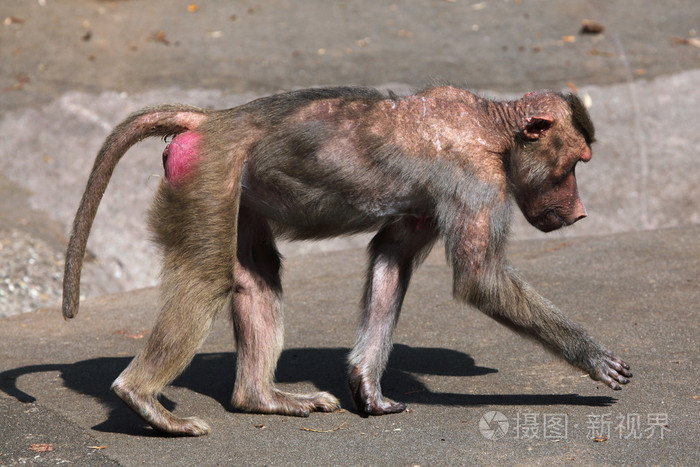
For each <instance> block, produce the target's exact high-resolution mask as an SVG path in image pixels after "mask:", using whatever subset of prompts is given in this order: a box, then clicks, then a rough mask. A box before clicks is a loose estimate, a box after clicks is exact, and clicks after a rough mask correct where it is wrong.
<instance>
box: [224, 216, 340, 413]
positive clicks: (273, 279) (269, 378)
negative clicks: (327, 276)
mask: <svg viewBox="0 0 700 467" xmlns="http://www.w3.org/2000/svg"><path fill="white" fill-rule="evenodd" d="M238 226H239V229H238V262H237V263H236V267H235V288H234V293H233V307H232V314H233V326H234V333H235V335H236V341H237V357H236V358H237V368H236V384H235V387H234V391H233V398H232V403H233V405H234V406H236V407H238V408H240V409H243V410H246V411H249V412H259V413H275V414H282V415H296V416H302V417H307V416H308V415H309V412H312V411H322V412H331V411H334V410H337V409H339V408H340V403H339V402H338V399H336V398H335V397H333V396H332V395H331V394H328V393H326V392H318V393H313V394H292V393H288V392H283V391H280V390H279V389H277V388H275V386H274V373H275V368H276V365H277V360H278V358H279V356H280V353H281V351H282V341H283V332H284V330H283V323H282V321H283V320H282V312H281V306H280V298H281V295H282V285H281V282H280V267H281V262H280V255H279V253H278V251H277V248H276V247H275V244H274V241H273V238H272V233H271V231H270V228H269V226H268V223H267V221H266V220H265V219H264V218H262V217H260V216H259V215H257V214H255V213H253V212H252V211H250V210H248V209H246V208H244V207H241V210H240V217H239V222H238Z"/></svg>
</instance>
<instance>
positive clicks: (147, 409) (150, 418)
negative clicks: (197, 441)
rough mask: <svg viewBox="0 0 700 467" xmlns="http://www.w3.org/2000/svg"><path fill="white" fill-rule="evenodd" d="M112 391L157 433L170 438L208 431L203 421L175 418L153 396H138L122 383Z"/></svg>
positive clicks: (191, 418)
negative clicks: (159, 432) (170, 436)
mask: <svg viewBox="0 0 700 467" xmlns="http://www.w3.org/2000/svg"><path fill="white" fill-rule="evenodd" d="M112 390H113V391H114V392H115V393H116V394H117V396H119V398H120V399H121V400H123V401H124V403H125V404H126V405H127V406H128V407H129V408H130V409H131V410H133V411H134V412H136V414H137V415H138V416H139V417H141V418H142V419H144V420H145V421H146V422H147V423H148V424H149V425H151V426H152V427H153V428H155V429H156V430H158V431H161V432H163V433H167V434H169V435H172V436H202V435H206V434H208V433H209V431H210V429H209V425H207V423H206V422H204V421H203V420H200V419H199V418H197V417H187V418H180V417H176V416H175V415H173V413H172V412H170V411H168V410H167V409H166V408H165V407H163V405H162V404H161V403H160V402H158V399H156V397H155V395H143V394H139V393H137V392H136V391H134V390H132V389H130V388H129V387H128V386H127V385H126V384H125V383H124V382H122V381H119V380H117V381H115V382H114V384H113V385H112Z"/></svg>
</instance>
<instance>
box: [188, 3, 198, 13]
mask: <svg viewBox="0 0 700 467" xmlns="http://www.w3.org/2000/svg"><path fill="white" fill-rule="evenodd" d="M197 10H199V5H197V4H196V3H190V4H189V5H187V11H189V12H190V13H194V12H195V11H197Z"/></svg>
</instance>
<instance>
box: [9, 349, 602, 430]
mask: <svg viewBox="0 0 700 467" xmlns="http://www.w3.org/2000/svg"><path fill="white" fill-rule="evenodd" d="M348 352H349V349H347V348H297V349H288V350H286V351H284V352H283V353H282V355H281V357H280V361H279V365H278V371H277V374H276V379H277V381H278V382H279V383H283V384H285V383H299V382H310V383H312V384H313V385H314V386H316V387H317V388H318V389H319V390H323V391H328V392H330V393H332V394H334V395H336V396H337V397H338V398H339V399H340V401H341V404H342V405H343V407H346V408H349V410H350V411H351V412H353V413H357V411H356V409H355V408H354V406H353V403H352V400H351V398H350V394H349V391H348V389H347V382H346V356H347V354H348ZM130 361H131V357H118V358H117V357H114V358H95V359H90V360H83V361H79V362H76V363H73V364H45V365H30V366H25V367H19V368H15V369H11V370H7V371H4V372H2V373H0V390H2V391H3V392H4V393H5V394H7V395H9V396H11V397H13V398H15V399H17V400H18V401H20V402H35V401H36V397H34V396H32V395H30V394H27V393H26V392H24V391H23V390H22V389H20V388H19V387H17V385H16V380H17V378H19V377H21V376H23V375H26V374H31V373H41V372H47V371H59V372H61V377H62V378H63V380H64V382H65V385H66V387H68V388H70V389H72V390H74V391H76V392H78V393H81V394H85V395H89V396H92V397H94V398H95V399H97V400H98V401H100V403H102V404H103V405H105V406H107V407H109V409H110V413H109V416H108V418H107V420H105V421H104V422H103V423H100V424H98V425H96V426H94V427H93V429H95V430H97V431H103V432H112V433H124V434H131V435H134V436H160V434H159V433H157V432H155V431H154V430H152V429H150V428H148V427H147V426H146V425H144V424H143V422H141V424H139V423H135V421H136V420H139V419H138V418H137V417H136V415H135V414H133V413H132V412H131V411H130V410H129V409H128V408H127V407H126V406H125V405H123V404H122V403H121V402H120V401H119V400H118V399H117V398H116V397H115V396H114V395H113V394H112V393H111V392H110V390H109V387H110V385H111V384H112V381H114V379H116V377H117V376H118V375H119V373H121V371H122V370H123V369H124V368H125V367H126V366H127V365H128V364H129V362H130ZM235 363H236V359H235V354H234V353H232V352H217V353H204V354H199V355H197V356H196V357H195V359H194V360H193V362H192V364H191V365H190V366H189V368H188V369H187V370H186V371H185V372H184V373H183V374H182V375H180V377H178V378H177V379H176V380H175V381H174V382H173V384H172V385H173V386H176V387H182V388H186V389H189V390H191V391H194V392H197V393H199V394H202V395H204V396H207V397H210V398H212V399H214V400H216V401H218V402H219V403H220V404H221V405H222V406H223V407H224V408H225V409H226V410H228V411H232V412H233V411H236V409H235V408H234V407H233V406H232V405H231V403H230V396H231V393H232V391H233V383H234V375H235ZM496 372H497V370H495V369H493V368H486V367H480V366H476V365H475V363H474V359H473V358H471V357H470V356H469V355H468V354H465V353H463V352H458V351H455V350H450V349H441V348H426V347H417V348H414V347H409V346H407V345H401V344H397V345H395V346H394V350H393V352H392V354H391V358H390V359H389V364H388V367H387V371H386V373H385V375H384V377H383V378H382V388H383V390H384V392H385V394H386V395H387V396H388V397H390V398H392V399H395V400H398V401H401V402H406V403H417V404H427V405H436V404H437V405H448V406H486V405H488V406H493V405H506V406H508V405H514V406H521V405H581V406H592V407H606V406H610V405H612V404H613V403H615V402H616V399H615V398H613V397H608V396H593V397H591V396H579V395H577V394H459V393H445V392H432V391H431V390H430V389H428V387H427V386H426V385H425V384H424V383H423V382H421V381H420V379H419V378H417V377H416V376H415V374H428V375H442V376H459V377H465V376H478V375H485V374H488V373H496ZM221 375H224V376H223V377H222V376H221ZM161 402H162V403H163V405H164V406H165V408H167V409H168V410H171V411H172V410H174V409H175V407H176V405H177V404H176V403H175V402H174V401H172V400H170V399H168V398H167V397H165V396H162V397H161Z"/></svg>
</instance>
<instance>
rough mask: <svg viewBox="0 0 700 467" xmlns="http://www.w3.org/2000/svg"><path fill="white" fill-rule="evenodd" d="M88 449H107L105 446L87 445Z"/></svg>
mask: <svg viewBox="0 0 700 467" xmlns="http://www.w3.org/2000/svg"><path fill="white" fill-rule="evenodd" d="M88 449H95V450H97V451H101V450H103V449H107V446H88Z"/></svg>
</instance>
